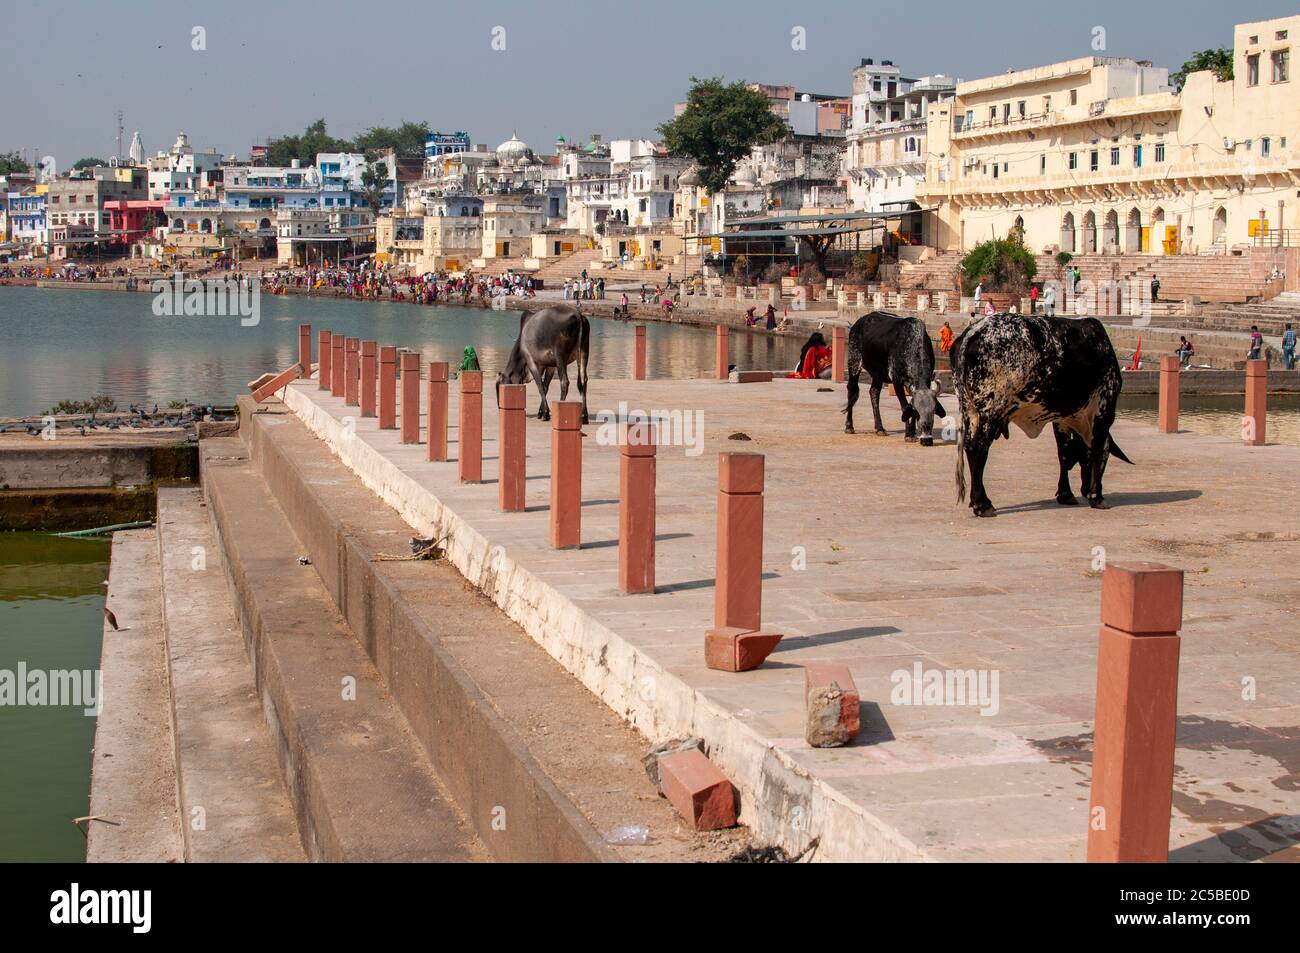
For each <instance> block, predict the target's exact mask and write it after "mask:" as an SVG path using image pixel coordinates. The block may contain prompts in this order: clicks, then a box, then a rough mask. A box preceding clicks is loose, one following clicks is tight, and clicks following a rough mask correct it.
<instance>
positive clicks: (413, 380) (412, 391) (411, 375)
mask: <svg viewBox="0 0 1300 953" xmlns="http://www.w3.org/2000/svg"><path fill="white" fill-rule="evenodd" d="M401 362H402V363H401V368H402V400H401V413H402V437H401V440H402V443H419V442H420V355H419V354H416V353H415V352H414V351H403V352H402V358H401Z"/></svg>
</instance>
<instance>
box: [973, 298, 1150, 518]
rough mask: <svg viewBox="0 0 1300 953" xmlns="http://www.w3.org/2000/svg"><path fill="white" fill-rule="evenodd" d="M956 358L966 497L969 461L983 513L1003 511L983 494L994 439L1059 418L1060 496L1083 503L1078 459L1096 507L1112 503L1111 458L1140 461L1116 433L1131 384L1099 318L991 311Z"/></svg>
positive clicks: (1033, 432)
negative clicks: (1073, 481)
mask: <svg viewBox="0 0 1300 953" xmlns="http://www.w3.org/2000/svg"><path fill="white" fill-rule="evenodd" d="M949 356H950V359H951V361H952V380H953V385H954V387H955V389H956V391H957V401H958V403H959V404H960V408H961V429H960V431H959V433H958V436H957V499H958V500H964V499H965V498H966V466H967V465H969V466H970V479H971V486H970V506H971V508H972V509H973V510H974V511H975V515H976V516H996V515H997V510H995V509H994V508H993V504H992V503H991V502H990V501H989V498H988V494H987V493H986V492H985V491H984V465H985V463H986V462H987V461H988V455H989V448H990V447H991V446H992V445H993V441H994V440H996V439H997V438H998V437H1009V436H1010V433H1009V430H1008V427H1009V425H1010V424H1013V423H1014V424H1015V425H1016V426H1018V427H1019V428H1020V429H1021V430H1023V431H1024V432H1025V433H1026V434H1028V435H1029V436H1030V437H1037V436H1038V435H1039V434H1040V433H1041V432H1042V430H1043V428H1044V427H1045V426H1046V425H1047V424H1048V423H1051V425H1052V430H1053V432H1054V434H1055V436H1056V454H1057V459H1058V462H1059V463H1060V468H1061V474H1060V480H1059V481H1058V483H1057V487H1056V502H1058V503H1061V504H1063V505H1073V504H1076V503H1078V500H1076V499H1075V497H1074V494H1073V493H1072V492H1071V490H1070V481H1069V473H1070V468H1071V467H1072V466H1074V464H1076V463H1077V464H1079V469H1080V470H1081V471H1082V475H1083V479H1082V493H1083V495H1084V496H1085V497H1086V498H1087V500H1088V503H1089V505H1091V506H1092V507H1094V508H1096V509H1104V508H1105V507H1106V501H1105V498H1104V497H1103V496H1102V488H1101V480H1102V476H1103V475H1104V474H1105V472H1106V461H1107V459H1108V457H1109V456H1110V454H1112V453H1113V454H1115V456H1117V457H1119V458H1120V459H1121V460H1123V461H1124V462H1125V463H1132V461H1131V460H1129V458H1128V457H1126V456H1124V453H1123V451H1121V450H1120V449H1119V447H1118V446H1116V445H1115V441H1114V440H1113V439H1112V438H1111V435H1110V428H1111V425H1112V424H1113V423H1114V422H1115V410H1116V406H1117V404H1118V403H1119V394H1120V388H1121V387H1122V386H1123V383H1122V380H1121V378H1120V370H1119V361H1118V360H1116V358H1115V349H1114V348H1113V347H1111V343H1110V338H1109V337H1108V336H1107V334H1106V328H1105V327H1104V326H1103V325H1102V323H1101V322H1100V321H1098V320H1097V319H1095V318H1082V319H1074V318H1052V317H1047V316H1045V315H1026V314H998V315H993V316H992V317H987V318H983V319H981V320H979V321H977V322H975V323H974V324H972V325H971V326H970V327H968V328H967V329H966V330H965V331H963V332H962V333H961V334H960V335H959V336H958V337H957V340H956V341H955V342H953V346H952V350H951V352H950V355H949ZM963 453H964V454H965V458H964V459H963V456H962V454H963Z"/></svg>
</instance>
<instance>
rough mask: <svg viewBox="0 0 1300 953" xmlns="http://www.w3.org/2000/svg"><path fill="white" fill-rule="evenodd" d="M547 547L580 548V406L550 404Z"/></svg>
mask: <svg viewBox="0 0 1300 953" xmlns="http://www.w3.org/2000/svg"><path fill="white" fill-rule="evenodd" d="M551 545H552V546H554V547H555V548H556V549H577V548H578V547H580V546H581V545H582V404H581V403H579V402H577V401H571V400H561V401H556V402H555V403H553V404H551Z"/></svg>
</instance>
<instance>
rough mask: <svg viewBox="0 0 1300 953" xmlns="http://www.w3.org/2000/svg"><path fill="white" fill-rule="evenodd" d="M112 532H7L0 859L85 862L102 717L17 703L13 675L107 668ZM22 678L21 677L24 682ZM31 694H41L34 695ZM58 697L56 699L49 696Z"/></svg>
mask: <svg viewBox="0 0 1300 953" xmlns="http://www.w3.org/2000/svg"><path fill="white" fill-rule="evenodd" d="M108 555H109V543H108V541H107V540H73V539H60V538H58V537H55V536H47V535H43V534H40V533H0V679H3V678H6V677H8V678H9V679H10V681H9V683H8V684H9V686H10V687H11V692H10V695H9V696H8V697H5V703H4V704H3V705H0V861H16V860H21V861H82V860H85V857H86V838H85V836H84V835H83V834H82V833H81V831H80V830H79V829H78V828H77V827H76V825H74V824H73V823H72V819H73V818H75V817H84V816H85V815H86V814H89V813H90V811H89V805H90V763H91V762H90V759H91V749H92V746H93V745H94V742H95V718H94V716H93V715H87V714H86V713H85V709H84V707H83V706H80V705H52V704H43V705H17V704H13V703H12V702H13V701H14V699H13V697H12V688H13V686H14V682H13V679H14V678H15V676H16V674H17V673H18V672H19V671H20V670H21V671H25V672H27V673H31V672H52V671H60V672H72V671H76V672H84V671H97V670H98V669H99V652H100V642H101V637H102V631H103V622H104V617H103V608H104V594H105V587H104V584H103V583H104V580H106V579H107V578H108ZM19 687H21V686H19ZM27 697H28V699H30V698H31V696H30V695H29V696H27ZM47 700H48V699H47Z"/></svg>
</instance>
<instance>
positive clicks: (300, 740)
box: [200, 437, 486, 861]
mask: <svg viewBox="0 0 1300 953" xmlns="http://www.w3.org/2000/svg"><path fill="white" fill-rule="evenodd" d="M200 457H201V467H202V472H203V487H204V496H205V498H206V500H207V503H208V506H209V509H210V513H211V518H212V522H213V527H214V530H215V533H216V536H217V538H218V541H219V543H220V545H221V546H222V548H223V550H224V552H225V555H226V567H227V576H228V580H229V583H230V588H231V596H232V602H233V604H234V606H235V610H236V614H237V616H238V617H239V620H240V624H241V626H242V629H243V632H244V638H245V640H246V642H247V644H248V648H249V656H250V658H251V659H252V662H253V668H254V673H255V674H254V677H255V679H256V683H257V686H258V691H259V694H260V695H261V700H262V707H263V710H264V712H265V713H266V716H267V720H268V722H269V723H270V724H271V727H272V737H273V740H274V742H275V744H276V749H277V754H278V756H279V761H280V768H281V772H282V774H283V776H284V778H285V781H286V785H287V787H288V790H289V794H290V797H291V799H292V801H293V804H294V808H295V811H296V814H297V819H298V828H299V831H300V833H301V836H302V841H303V845H304V847H305V850H306V854H307V857H308V858H309V859H310V860H323V861H416V860H433V861H474V860H483V859H486V854H485V852H484V850H483V846H482V844H481V843H479V841H478V839H477V838H476V837H474V836H473V834H472V833H471V832H470V831H469V830H468V828H467V827H466V824H465V821H464V819H463V818H462V817H461V816H460V814H459V813H458V812H457V811H456V809H455V807H454V806H453V805H452V803H451V801H450V799H449V798H448V796H447V793H446V790H445V788H444V787H443V785H442V782H441V780H440V779H439V778H438V777H437V776H436V774H435V773H434V771H433V769H432V768H431V767H430V765H429V762H428V759H427V758H426V757H425V756H424V752H423V751H422V750H421V749H420V746H419V744H418V743H417V742H416V740H415V738H414V736H413V735H412V734H411V731H410V728H409V726H408V725H407V724H406V722H405V719H403V718H402V716H401V713H400V712H399V711H398V710H397V708H396V706H395V705H394V704H393V703H392V700H391V699H390V698H389V697H388V696H387V694H386V693H385V692H384V690H383V687H382V684H381V682H380V679H379V677H378V674H377V673H376V672H375V670H374V667H373V666H372V665H371V664H370V660H369V659H368V658H367V657H366V655H365V652H364V651H363V650H362V648H361V646H360V645H358V644H357V642H356V640H355V639H354V638H353V637H352V633H351V631H350V630H349V628H348V626H347V624H346V622H344V621H343V620H341V619H340V618H339V617H338V613H337V611H336V610H335V608H334V605H333V603H332V602H331V600H330V596H329V593H327V592H326V591H325V588H324V586H323V585H321V582H320V579H319V577H318V576H317V575H316V573H315V571H314V570H313V569H312V568H311V567H310V566H304V565H300V564H299V562H298V555H299V554H300V553H301V552H302V546H301V543H300V542H299V541H298V539H297V537H296V536H295V535H294V533H293V531H292V529H291V528H290V526H289V523H288V521H287V520H286V519H285V517H284V514H283V513H282V512H281V511H280V509H279V507H278V506H277V505H276V503H275V501H274V500H273V499H272V498H271V496H270V494H269V493H268V492H267V490H266V488H265V485H264V484H263V483H262V482H261V481H260V480H259V479H258V478H257V473H256V471H255V470H254V468H253V467H252V466H251V465H250V463H249V460H248V457H247V454H246V452H245V448H244V446H243V444H242V442H241V441H240V440H239V439H238V438H235V437H222V438H216V439H212V440H205V441H203V443H202V444H201V446H200ZM349 692H352V693H355V698H352V699H349V697H348V693H349Z"/></svg>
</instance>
